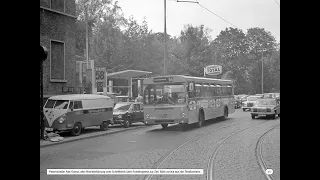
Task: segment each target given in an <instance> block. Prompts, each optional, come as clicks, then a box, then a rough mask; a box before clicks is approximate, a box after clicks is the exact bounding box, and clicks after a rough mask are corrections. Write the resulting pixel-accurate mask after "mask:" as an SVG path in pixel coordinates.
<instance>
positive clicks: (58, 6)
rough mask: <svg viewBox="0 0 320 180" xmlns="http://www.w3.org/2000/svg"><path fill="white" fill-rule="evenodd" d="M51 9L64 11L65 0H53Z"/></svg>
mask: <svg viewBox="0 0 320 180" xmlns="http://www.w3.org/2000/svg"><path fill="white" fill-rule="evenodd" d="M51 9H53V10H56V11H60V12H64V9H65V8H64V0H51Z"/></svg>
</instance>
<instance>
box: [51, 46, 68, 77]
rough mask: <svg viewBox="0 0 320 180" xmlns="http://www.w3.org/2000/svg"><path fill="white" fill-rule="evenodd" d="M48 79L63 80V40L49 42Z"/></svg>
mask: <svg viewBox="0 0 320 180" xmlns="http://www.w3.org/2000/svg"><path fill="white" fill-rule="evenodd" d="M50 49H51V50H50V79H51V80H58V81H65V53H64V52H65V47H64V42H59V41H54V40H51V42H50Z"/></svg>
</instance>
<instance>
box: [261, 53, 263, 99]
mask: <svg viewBox="0 0 320 180" xmlns="http://www.w3.org/2000/svg"><path fill="white" fill-rule="evenodd" d="M261 62H262V69H261V92H262V94H263V51H262V57H261Z"/></svg>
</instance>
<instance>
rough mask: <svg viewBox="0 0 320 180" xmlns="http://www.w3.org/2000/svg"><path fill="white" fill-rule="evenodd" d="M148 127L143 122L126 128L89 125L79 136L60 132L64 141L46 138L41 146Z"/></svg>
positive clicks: (41, 141)
mask: <svg viewBox="0 0 320 180" xmlns="http://www.w3.org/2000/svg"><path fill="white" fill-rule="evenodd" d="M143 127H146V126H145V125H144V124H143V123H135V124H132V125H131V126H130V127H129V128H124V127H122V126H120V125H113V126H111V125H110V126H109V129H108V130H107V131H101V130H100V129H99V127H98V126H97V127H88V128H86V129H85V130H83V131H82V132H81V134H80V135H79V136H71V135H70V134H69V133H68V132H63V133H59V135H60V136H61V137H63V140H62V141H59V142H51V141H49V140H48V141H45V140H40V148H44V147H48V146H53V145H57V144H63V143H67V142H73V141H78V140H82V139H88V138H93V137H98V136H104V135H109V134H114V133H120V132H124V131H128V130H133V129H139V128H143Z"/></svg>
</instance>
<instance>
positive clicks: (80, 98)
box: [49, 94, 110, 100]
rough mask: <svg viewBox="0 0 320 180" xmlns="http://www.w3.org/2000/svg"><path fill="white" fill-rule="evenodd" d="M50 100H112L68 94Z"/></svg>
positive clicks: (105, 97) (89, 95)
mask: <svg viewBox="0 0 320 180" xmlns="http://www.w3.org/2000/svg"><path fill="white" fill-rule="evenodd" d="M49 99H52V100H82V99H110V97H108V96H103V95H98V94H66V95H58V96H51V97H50V98H49Z"/></svg>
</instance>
